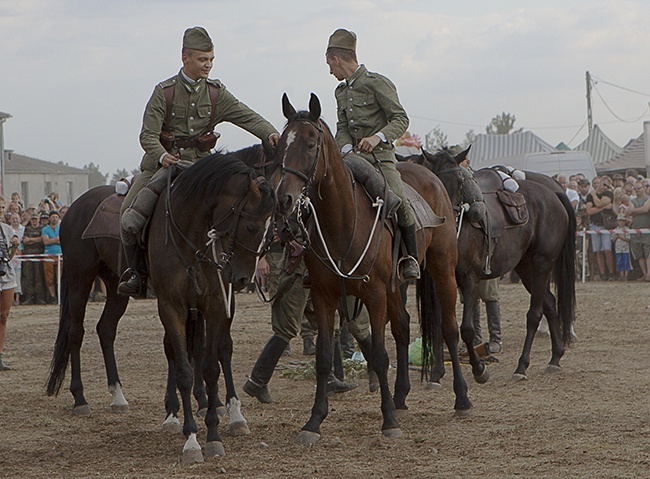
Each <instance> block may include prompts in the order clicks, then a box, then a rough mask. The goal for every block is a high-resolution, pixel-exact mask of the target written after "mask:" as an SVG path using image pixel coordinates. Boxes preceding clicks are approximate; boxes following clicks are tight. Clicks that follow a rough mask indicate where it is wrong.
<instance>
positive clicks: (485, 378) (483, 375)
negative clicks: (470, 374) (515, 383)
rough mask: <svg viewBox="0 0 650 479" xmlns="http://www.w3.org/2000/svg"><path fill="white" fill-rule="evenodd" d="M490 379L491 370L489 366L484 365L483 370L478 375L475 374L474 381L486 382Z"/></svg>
mask: <svg viewBox="0 0 650 479" xmlns="http://www.w3.org/2000/svg"><path fill="white" fill-rule="evenodd" d="M488 379H490V371H489V370H488V367H487V366H485V365H484V366H483V372H482V373H481V374H479V375H478V376H474V381H476V382H477V383H479V384H485V383H486V382H488Z"/></svg>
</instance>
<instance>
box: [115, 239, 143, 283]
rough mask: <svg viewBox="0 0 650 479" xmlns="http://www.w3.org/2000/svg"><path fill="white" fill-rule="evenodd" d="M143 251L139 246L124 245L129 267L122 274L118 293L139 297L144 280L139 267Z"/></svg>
mask: <svg viewBox="0 0 650 479" xmlns="http://www.w3.org/2000/svg"><path fill="white" fill-rule="evenodd" d="M141 251H142V250H141V249H140V247H139V246H138V245H137V244H129V245H127V244H125V245H124V257H125V258H126V262H127V264H128V265H129V267H128V268H127V269H126V270H125V271H124V273H122V276H121V277H120V284H119V285H118V286H117V292H118V293H120V294H122V295H125V296H139V295H140V290H141V289H142V280H141V278H140V273H139V272H138V271H137V266H138V263H139V261H140V256H141Z"/></svg>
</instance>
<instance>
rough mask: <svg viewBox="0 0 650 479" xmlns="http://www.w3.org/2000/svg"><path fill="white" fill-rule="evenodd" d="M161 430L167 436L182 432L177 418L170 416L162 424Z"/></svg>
mask: <svg viewBox="0 0 650 479" xmlns="http://www.w3.org/2000/svg"><path fill="white" fill-rule="evenodd" d="M162 430H163V432H166V433H169V434H181V433H182V432H183V427H182V426H181V422H180V421H179V420H178V418H177V417H174V416H172V415H171V414H170V415H169V416H167V419H165V421H164V422H163V423H162Z"/></svg>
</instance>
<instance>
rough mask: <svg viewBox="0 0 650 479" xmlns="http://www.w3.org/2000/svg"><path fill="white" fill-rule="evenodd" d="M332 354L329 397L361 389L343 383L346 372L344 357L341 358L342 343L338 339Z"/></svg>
mask: <svg viewBox="0 0 650 479" xmlns="http://www.w3.org/2000/svg"><path fill="white" fill-rule="evenodd" d="M333 350H334V352H333V354H332V369H331V370H330V376H329V379H328V381H327V395H328V396H332V395H333V394H338V393H346V392H348V391H352V390H353V389H356V388H358V387H359V385H358V384H357V383H346V382H345V381H343V379H344V378H345V371H344V370H343V357H342V356H341V342H340V341H339V339H338V338H334V346H333Z"/></svg>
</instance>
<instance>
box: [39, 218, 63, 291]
mask: <svg viewBox="0 0 650 479" xmlns="http://www.w3.org/2000/svg"><path fill="white" fill-rule="evenodd" d="M49 220H50V223H49V224H48V225H47V226H46V227H44V228H43V236H42V238H43V244H44V245H45V251H44V253H45V254H47V255H50V257H49V259H50V260H51V261H46V262H45V263H44V264H43V273H44V275H45V286H47V289H48V291H49V293H50V298H49V302H51V303H56V289H55V286H56V277H57V276H56V275H57V271H58V270H57V264H58V261H59V255H60V254H61V243H60V241H59V229H60V227H61V218H60V216H59V212H58V211H56V210H55V211H50V218H49Z"/></svg>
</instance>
